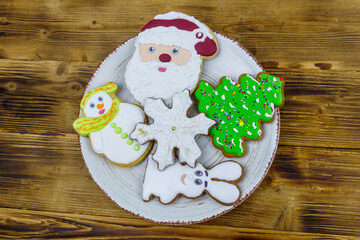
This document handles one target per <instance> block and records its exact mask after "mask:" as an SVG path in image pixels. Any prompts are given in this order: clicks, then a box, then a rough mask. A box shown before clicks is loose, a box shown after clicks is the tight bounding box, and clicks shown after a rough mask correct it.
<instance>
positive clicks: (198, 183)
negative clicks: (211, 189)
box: [194, 178, 202, 185]
mask: <svg viewBox="0 0 360 240" xmlns="http://www.w3.org/2000/svg"><path fill="white" fill-rule="evenodd" d="M194 183H195V184H196V185H201V184H202V181H201V179H198V178H197V179H195V180H194Z"/></svg>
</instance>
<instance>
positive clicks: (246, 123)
mask: <svg viewBox="0 0 360 240" xmlns="http://www.w3.org/2000/svg"><path fill="white" fill-rule="evenodd" d="M195 98H196V99H197V100H198V101H199V104H198V109H199V112H203V113H205V114H206V116H207V117H209V118H211V119H213V120H215V121H216V124H215V126H214V127H212V128H211V129H210V132H209V133H210V135H211V136H213V144H214V146H215V147H217V148H219V149H221V150H222V151H223V154H224V155H225V156H227V157H241V156H242V155H244V154H245V153H246V145H245V141H244V139H248V140H254V141H256V140H259V139H260V138H261V136H262V134H263V131H262V127H261V122H271V121H272V119H273V116H274V112H275V109H274V108H275V107H281V106H282V105H283V104H284V81H283V78H278V77H274V76H271V75H269V74H266V73H263V72H262V73H259V74H258V75H257V77H256V79H254V78H253V77H252V76H250V75H247V74H243V75H241V76H240V77H239V81H238V83H235V82H234V81H233V80H231V79H230V78H228V77H223V78H221V79H220V82H219V84H218V85H217V86H216V88H213V86H211V84H209V83H208V82H206V81H201V82H200V84H199V88H198V89H197V90H196V91H195Z"/></svg>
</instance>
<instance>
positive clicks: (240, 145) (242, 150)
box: [239, 138, 244, 152]
mask: <svg viewBox="0 0 360 240" xmlns="http://www.w3.org/2000/svg"><path fill="white" fill-rule="evenodd" d="M242 143H243V140H242V139H241V138H240V139H239V147H240V150H241V152H244V149H243V146H242Z"/></svg>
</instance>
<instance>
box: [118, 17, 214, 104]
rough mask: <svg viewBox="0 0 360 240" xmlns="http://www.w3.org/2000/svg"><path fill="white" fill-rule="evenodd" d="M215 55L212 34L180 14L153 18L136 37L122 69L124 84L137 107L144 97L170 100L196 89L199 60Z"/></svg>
mask: <svg viewBox="0 0 360 240" xmlns="http://www.w3.org/2000/svg"><path fill="white" fill-rule="evenodd" d="M216 52H217V43H216V39H215V36H214V34H213V33H212V32H211V30H210V29H209V28H208V27H207V26H206V25H204V24H203V23H201V22H199V21H198V20H196V19H195V18H194V17H190V16H188V15H186V14H183V13H178V12H169V13H166V14H161V15H157V16H156V17H155V18H154V19H153V20H151V21H150V22H148V23H147V24H146V25H145V26H144V27H143V28H142V30H141V33H140V34H139V35H138V36H137V38H136V42H135V53H134V55H133V56H132V58H131V60H130V62H129V63H128V65H127V67H126V72H125V82H126V85H127V87H128V89H129V90H130V92H131V94H132V95H133V96H134V97H135V99H136V100H138V101H139V102H140V103H141V104H143V103H144V100H145V99H146V98H154V99H157V98H162V99H163V100H164V101H165V102H169V101H170V100H171V98H172V97H173V96H174V95H175V94H177V93H180V92H183V91H184V90H185V89H187V90H189V91H190V92H191V91H192V90H194V89H195V88H196V85H197V83H198V80H199V75H200V72H201V66H202V60H203V59H204V58H210V57H213V56H214V55H215V54H216Z"/></svg>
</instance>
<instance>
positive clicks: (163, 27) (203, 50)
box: [137, 12, 217, 57]
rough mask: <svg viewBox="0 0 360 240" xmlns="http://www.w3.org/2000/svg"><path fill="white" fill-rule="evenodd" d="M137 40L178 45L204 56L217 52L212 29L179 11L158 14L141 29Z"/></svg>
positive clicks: (144, 42) (210, 55)
mask: <svg viewBox="0 0 360 240" xmlns="http://www.w3.org/2000/svg"><path fill="white" fill-rule="evenodd" d="M137 42H138V43H143V44H163V45H166V46H177V47H181V48H185V49H188V50H190V51H191V52H193V53H196V54H198V55H200V56H202V57H212V56H214V55H215V54H216V52H217V43H216V39H215V37H214V35H213V33H212V32H211V30H210V29H209V28H208V27H207V26H205V25H204V24H203V23H201V22H200V21H198V20H197V19H195V18H194V17H190V16H188V15H186V14H184V13H179V12H169V13H166V14H160V15H157V16H156V17H155V18H154V19H153V20H151V21H150V22H148V23H147V24H146V25H145V26H144V27H143V28H142V29H141V33H140V34H139V35H138V38H137Z"/></svg>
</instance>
